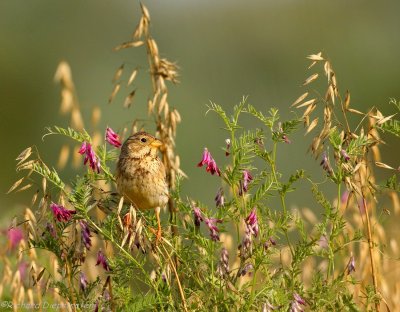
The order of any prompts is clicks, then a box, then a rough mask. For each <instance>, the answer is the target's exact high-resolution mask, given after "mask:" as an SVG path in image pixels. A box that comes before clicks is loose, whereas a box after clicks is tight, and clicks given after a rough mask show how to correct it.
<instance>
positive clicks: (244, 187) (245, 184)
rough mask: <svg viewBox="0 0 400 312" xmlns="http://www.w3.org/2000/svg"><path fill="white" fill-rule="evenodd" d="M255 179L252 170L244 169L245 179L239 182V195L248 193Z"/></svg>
mask: <svg viewBox="0 0 400 312" xmlns="http://www.w3.org/2000/svg"><path fill="white" fill-rule="evenodd" d="M252 180H253V177H252V176H251V174H250V172H249V171H248V170H243V181H242V180H240V182H239V196H242V195H243V194H244V193H247V191H248V190H249V183H250V182H251V181H252Z"/></svg>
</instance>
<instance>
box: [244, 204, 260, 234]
mask: <svg viewBox="0 0 400 312" xmlns="http://www.w3.org/2000/svg"><path fill="white" fill-rule="evenodd" d="M245 221H246V226H247V227H248V229H249V231H250V233H251V234H253V235H254V237H257V235H258V232H259V228H258V220H257V215H256V208H253V210H252V211H251V212H250V214H249V215H248V217H247V218H246V220H245Z"/></svg>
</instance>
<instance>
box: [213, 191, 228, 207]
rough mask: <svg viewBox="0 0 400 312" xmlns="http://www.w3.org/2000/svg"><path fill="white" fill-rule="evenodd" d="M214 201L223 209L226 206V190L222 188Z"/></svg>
mask: <svg viewBox="0 0 400 312" xmlns="http://www.w3.org/2000/svg"><path fill="white" fill-rule="evenodd" d="M214 200H215V205H216V206H217V207H222V206H223V205H224V204H225V197H224V189H223V188H222V187H221V188H220V189H219V190H218V193H217V195H216V196H215V199H214Z"/></svg>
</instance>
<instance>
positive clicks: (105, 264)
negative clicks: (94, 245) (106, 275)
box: [96, 249, 111, 271]
mask: <svg viewBox="0 0 400 312" xmlns="http://www.w3.org/2000/svg"><path fill="white" fill-rule="evenodd" d="M99 264H101V265H102V267H103V269H104V270H106V271H111V268H110V265H109V264H108V261H107V258H106V256H105V255H104V254H103V252H102V251H101V249H100V250H99V252H98V253H97V262H96V266H97V265H99Z"/></svg>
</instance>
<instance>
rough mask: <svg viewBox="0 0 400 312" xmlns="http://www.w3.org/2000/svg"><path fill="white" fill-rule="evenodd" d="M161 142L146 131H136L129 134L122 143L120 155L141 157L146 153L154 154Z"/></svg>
mask: <svg viewBox="0 0 400 312" xmlns="http://www.w3.org/2000/svg"><path fill="white" fill-rule="evenodd" d="M160 146H162V142H161V141H160V140H158V139H157V138H155V137H154V136H152V135H151V134H148V133H147V132H143V131H142V132H137V133H135V134H133V135H131V136H130V137H129V138H128V139H127V140H126V141H125V142H124V144H123V145H122V148H121V156H120V157H129V158H143V157H145V156H147V155H150V156H154V157H155V156H156V155H157V150H158V148H159V147H160Z"/></svg>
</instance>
